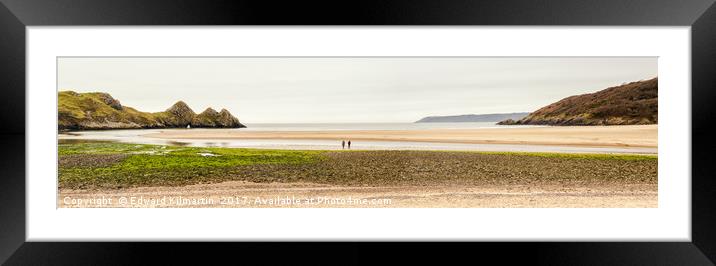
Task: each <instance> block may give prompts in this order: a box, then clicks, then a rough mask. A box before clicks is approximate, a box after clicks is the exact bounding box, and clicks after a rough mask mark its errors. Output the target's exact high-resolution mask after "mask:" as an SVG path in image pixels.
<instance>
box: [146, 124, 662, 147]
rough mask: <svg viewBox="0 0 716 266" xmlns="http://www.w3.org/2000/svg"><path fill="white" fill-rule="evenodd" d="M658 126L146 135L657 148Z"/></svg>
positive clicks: (163, 135) (219, 131)
mask: <svg viewBox="0 0 716 266" xmlns="http://www.w3.org/2000/svg"><path fill="white" fill-rule="evenodd" d="M657 129H658V126H657V125H630V126H563V127H526V128H519V127H517V128H515V127H510V128H479V129H424V130H334V131H242V130H236V129H210V130H206V129H192V130H167V131H160V132H158V133H150V134H146V135H144V136H145V137H149V138H158V139H215V140H219V139H226V140H230V139H288V140H290V139H316V140H336V141H340V140H342V139H351V140H352V141H361V140H363V141H413V142H439V143H469V144H525V145H563V146H589V147H648V148H656V147H657V142H658V137H657V136H658V135H657Z"/></svg>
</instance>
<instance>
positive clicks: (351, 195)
mask: <svg viewBox="0 0 716 266" xmlns="http://www.w3.org/2000/svg"><path fill="white" fill-rule="evenodd" d="M58 196H59V197H58V203H59V207H61V208H69V207H85V208H86V207H110V208H125V207H132V208H141V207H147V208H162V207H169V208H208V207H219V208H222V207H223V208H277V207H280V208H386V207H388V208H396V207H407V208H465V207H469V208H656V207H658V197H657V185H656V184H587V185H585V184H528V185H512V186H495V185H485V186H386V187H382V186H381V187H353V186H336V185H324V184H315V183H253V182H246V181H229V182H223V183H215V184H198V185H190V186H183V187H138V188H127V189H109V190H71V189H61V190H60V193H59V195H58ZM93 199H94V200H93ZM110 199H111V200H110ZM122 199H124V200H122Z"/></svg>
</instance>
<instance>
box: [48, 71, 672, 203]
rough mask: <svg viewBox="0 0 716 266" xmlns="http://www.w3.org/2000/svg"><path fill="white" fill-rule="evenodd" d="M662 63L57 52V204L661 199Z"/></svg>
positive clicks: (636, 201)
mask: <svg viewBox="0 0 716 266" xmlns="http://www.w3.org/2000/svg"><path fill="white" fill-rule="evenodd" d="M657 75H658V59H657V57H59V58H57V88H56V90H57V130H58V133H57V134H58V137H57V155H58V159H57V163H58V164H57V189H58V190H57V206H58V208H657V207H658V152H657V151H658V77H657Z"/></svg>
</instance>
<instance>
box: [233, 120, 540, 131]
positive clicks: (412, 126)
mask: <svg viewBox="0 0 716 266" xmlns="http://www.w3.org/2000/svg"><path fill="white" fill-rule="evenodd" d="M495 123H496V122H476V123H300V124H299V123H296V124H269V123H263V124H246V126H247V128H242V129H237V130H247V131H326V130H416V129H475V128H509V127H543V126H501V125H496V124H495Z"/></svg>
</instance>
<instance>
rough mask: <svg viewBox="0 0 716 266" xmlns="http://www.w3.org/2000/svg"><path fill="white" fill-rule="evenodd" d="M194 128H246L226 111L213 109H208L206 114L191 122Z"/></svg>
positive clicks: (203, 113)
mask: <svg viewBox="0 0 716 266" xmlns="http://www.w3.org/2000/svg"><path fill="white" fill-rule="evenodd" d="M191 126H192V127H213V128H244V127H246V126H244V125H242V124H241V123H239V119H237V118H236V117H234V116H233V115H231V113H229V111H227V110H226V109H221V112H216V110H214V109H212V108H211V107H209V108H206V110H204V112H201V113H200V114H198V115H196V116H195V117H194V119H193V120H192V122H191Z"/></svg>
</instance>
